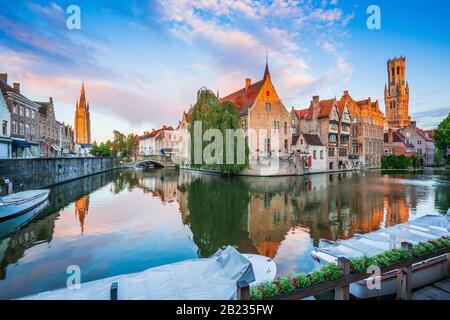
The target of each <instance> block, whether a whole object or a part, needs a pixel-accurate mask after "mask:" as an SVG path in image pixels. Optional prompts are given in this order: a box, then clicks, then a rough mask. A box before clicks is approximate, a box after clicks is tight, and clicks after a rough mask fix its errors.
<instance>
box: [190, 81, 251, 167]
mask: <svg viewBox="0 0 450 320" xmlns="http://www.w3.org/2000/svg"><path fill="white" fill-rule="evenodd" d="M196 121H201V123H202V135H201V138H202V141H201V146H202V149H201V150H202V156H203V152H204V150H205V148H206V147H207V146H209V145H212V144H213V143H214V142H215V139H212V141H203V140H204V139H203V135H204V133H205V131H206V130H208V129H218V130H219V131H220V132H221V134H222V137H223V143H222V147H223V148H222V150H223V152H222V154H219V153H216V152H217V150H215V152H214V153H213V156H217V157H218V158H220V159H221V160H222V161H220V162H221V163H213V164H208V163H205V159H203V157H202V163H201V164H199V163H197V164H196V163H195V162H196V161H195V160H196V158H199V156H200V155H196V154H195V151H194V147H195V144H196V141H195V139H196V136H195V134H194V127H195V122H196ZM227 129H233V130H236V129H241V123H240V116H239V110H238V109H237V107H236V106H235V105H234V104H232V103H230V102H224V103H220V101H219V100H218V99H217V97H216V95H215V94H214V93H213V92H212V91H210V90H207V89H200V90H199V92H198V94H197V102H196V104H195V105H194V107H193V112H192V124H191V125H190V129H189V130H190V135H191V155H192V156H191V157H192V159H191V166H192V167H194V168H203V169H211V170H219V171H221V172H223V173H233V172H239V171H241V170H243V169H244V168H246V167H248V146H247V145H246V146H245V163H244V164H238V163H237V162H238V161H237V159H238V158H237V149H238V141H239V140H241V139H244V136H243V132H240V133H239V134H238V136H236V137H234V138H233V140H234V141H233V145H234V161H233V163H232V164H227V163H226V150H227V139H226V130H227ZM197 143H198V142H197ZM230 143H231V141H230ZM196 156H197V157H196Z"/></svg>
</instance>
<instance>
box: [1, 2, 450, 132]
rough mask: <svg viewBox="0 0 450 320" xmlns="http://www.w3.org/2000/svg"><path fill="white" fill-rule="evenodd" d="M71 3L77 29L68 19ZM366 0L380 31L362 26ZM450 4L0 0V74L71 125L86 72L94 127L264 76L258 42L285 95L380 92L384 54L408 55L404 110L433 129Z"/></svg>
mask: <svg viewBox="0 0 450 320" xmlns="http://www.w3.org/2000/svg"><path fill="white" fill-rule="evenodd" d="M71 4H76V5H78V6H79V7H80V8H81V30H69V29H68V28H67V27H66V19H67V17H68V14H67V13H66V12H65V11H66V9H67V7H68V6H69V5H71ZM370 4H376V5H378V6H379V7H380V8H381V24H382V25H381V30H369V29H368V28H367V26H366V20H367V18H368V16H369V15H368V14H367V13H366V9H367V7H368V6H369V5H370ZM449 14H450V3H449V2H448V1H446V0H442V1H407V0H397V1H392V0H384V1H365V0H323V1H320V0H319V1H313V0H303V1H294V0H273V1H253V0H243V1H232V0H210V1H208V0H197V1H194V0H179V1H170V0H160V1H157V0H153V1H142V0H139V1H138V0H136V1H112V0H111V1H95V2H94V1H87V0H86V1H77V0H75V1H73V0H71V1H54V2H48V1H20V0H19V1H10V0H0V72H7V73H8V81H9V83H12V82H20V83H21V90H22V93H23V94H24V95H26V96H27V97H29V98H31V99H32V100H47V99H48V97H49V96H52V97H53V98H54V102H55V108H56V116H57V119H59V120H61V121H65V122H68V123H70V124H73V119H74V109H75V102H76V99H77V98H78V97H79V90H80V87H81V82H82V81H85V86H86V91H87V92H86V93H87V98H88V100H89V102H90V106H91V122H92V136H93V139H95V140H97V141H103V140H106V139H108V138H111V137H112V130H113V129H118V130H121V131H123V132H124V133H129V132H134V133H138V134H142V132H143V131H144V130H150V129H152V128H156V127H158V126H160V125H162V124H168V125H177V124H178V120H180V118H181V114H182V111H183V110H186V109H187V108H189V105H190V104H192V103H194V102H195V98H196V92H197V90H198V89H199V88H200V87H203V86H206V87H208V88H210V89H211V90H213V91H214V92H216V90H217V89H218V90H219V92H220V94H221V95H222V96H224V95H226V94H228V93H230V92H231V91H233V90H236V89H239V88H240V87H242V86H243V85H244V79H245V78H246V77H250V78H252V81H257V80H259V79H261V78H262V75H263V72H264V63H265V55H266V50H267V51H268V55H269V66H270V70H271V74H272V80H273V82H274V84H275V87H276V88H277V90H278V92H279V95H280V97H281V99H282V100H283V103H284V105H285V106H286V108H288V110H290V108H291V107H292V106H295V107H296V108H305V107H308V106H309V101H310V100H311V97H312V96H313V95H320V97H321V98H324V99H325V98H333V97H335V96H336V97H338V98H339V97H340V96H341V95H342V92H343V90H347V89H348V90H349V91H350V94H351V95H352V96H353V97H354V98H363V97H367V96H371V97H372V98H374V99H380V106H381V107H382V111H383V112H384V101H383V90H384V84H385V82H386V80H387V71H386V61H387V59H388V58H390V57H394V56H400V55H403V56H406V58H407V70H406V77H407V80H408V82H409V86H410V113H411V115H412V117H413V118H414V119H415V120H417V122H418V124H419V126H422V127H424V128H432V127H434V126H435V125H436V124H437V123H438V122H439V121H440V120H441V119H442V118H443V117H444V116H445V115H446V114H448V112H449V111H450V90H449V87H450V76H449V74H450V59H449V58H448V57H450V19H448V15H449Z"/></svg>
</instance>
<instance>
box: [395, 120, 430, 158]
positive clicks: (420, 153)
mask: <svg viewBox="0 0 450 320" xmlns="http://www.w3.org/2000/svg"><path fill="white" fill-rule="evenodd" d="M399 132H400V133H401V134H402V135H403V136H405V137H406V139H407V140H408V141H409V142H410V143H411V144H413V145H414V147H415V150H416V154H417V158H418V159H419V164H420V165H421V166H433V165H434V164H435V158H436V157H435V155H436V146H435V144H434V140H433V138H432V137H431V136H430V135H429V134H428V133H426V132H425V131H423V130H422V129H420V128H418V127H417V126H416V122H415V121H411V124H410V125H408V126H406V127H404V128H403V129H399Z"/></svg>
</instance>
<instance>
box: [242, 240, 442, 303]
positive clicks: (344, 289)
mask: <svg viewBox="0 0 450 320" xmlns="http://www.w3.org/2000/svg"><path fill="white" fill-rule="evenodd" d="M412 248H413V245H412V244H411V243H408V242H402V249H405V250H406V251H408V253H409V254H410V256H411V258H408V259H405V260H403V261H401V262H398V263H395V264H391V265H389V266H386V267H382V268H380V270H381V274H385V273H387V272H390V271H394V270H397V285H396V298H397V300H410V299H411V298H412V272H413V271H412V266H413V265H414V264H416V263H419V262H422V261H425V260H428V259H432V258H437V257H439V256H443V255H447V278H450V247H446V248H442V249H439V250H436V251H433V252H429V253H425V254H423V255H421V256H420V257H412ZM338 266H339V267H340V268H341V270H342V276H343V277H342V278H340V279H339V280H334V281H329V282H326V283H324V284H321V285H316V286H313V287H310V288H306V289H296V290H295V291H294V292H293V293H292V294H289V295H280V296H277V297H275V298H273V299H269V300H300V299H304V298H307V297H311V296H315V295H319V294H321V293H325V292H329V291H332V290H334V299H335V300H349V299H350V284H352V283H355V282H358V281H361V280H364V279H368V278H370V277H371V276H372V275H371V274H367V273H357V274H350V260H348V259H346V258H339V259H338ZM237 299H238V300H249V299H250V287H249V286H240V284H239V283H238V284H237Z"/></svg>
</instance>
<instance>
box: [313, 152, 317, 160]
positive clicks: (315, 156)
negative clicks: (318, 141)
mask: <svg viewBox="0 0 450 320" xmlns="http://www.w3.org/2000/svg"><path fill="white" fill-rule="evenodd" d="M313 159H314V160H316V159H317V150H314V151H313Z"/></svg>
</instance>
